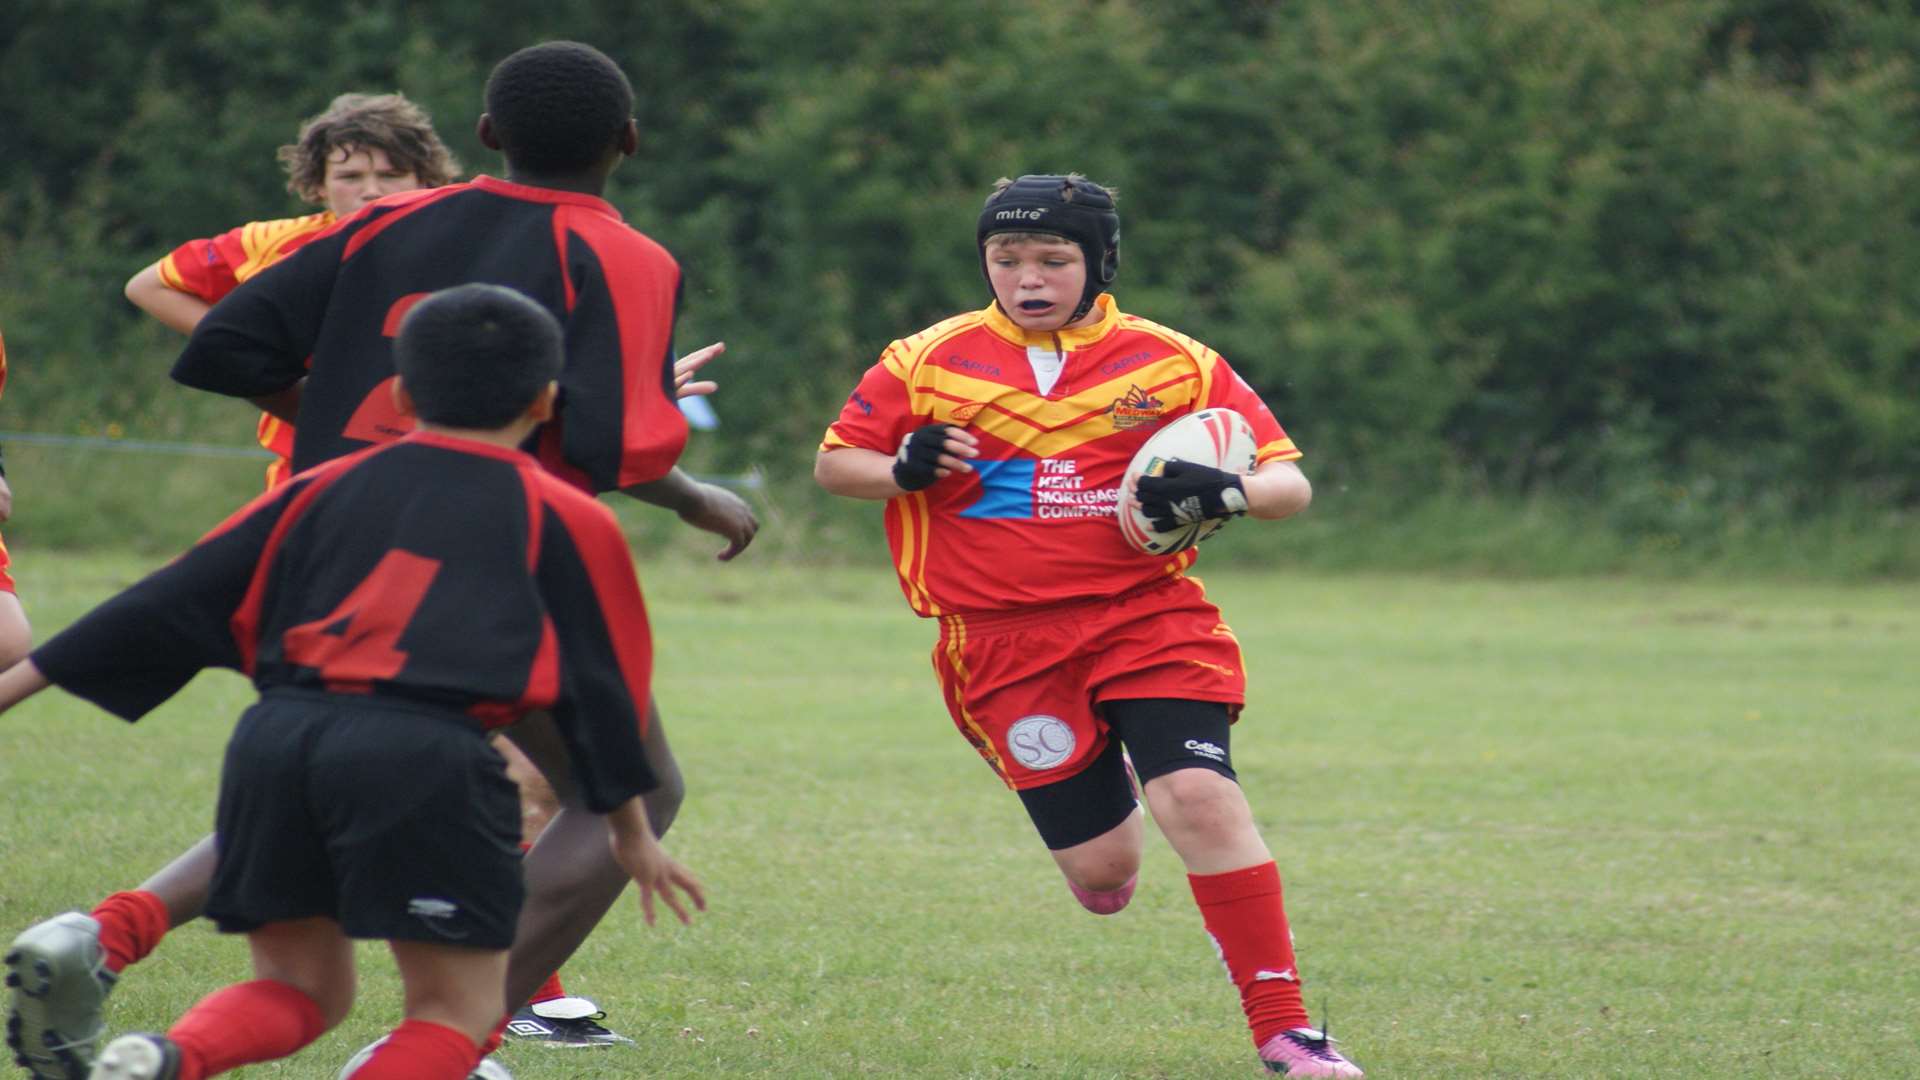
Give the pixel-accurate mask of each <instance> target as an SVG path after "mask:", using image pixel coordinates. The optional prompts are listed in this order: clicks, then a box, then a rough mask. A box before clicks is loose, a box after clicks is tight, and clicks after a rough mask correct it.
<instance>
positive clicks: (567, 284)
mask: <svg viewBox="0 0 1920 1080" xmlns="http://www.w3.org/2000/svg"><path fill="white" fill-rule="evenodd" d="M475 281H480V282H487V283H489V284H494V285H504V286H506V287H508V288H511V289H516V290H518V291H520V292H522V293H524V294H526V295H527V296H529V297H531V298H533V299H534V300H535V301H537V302H539V303H540V304H541V305H543V306H544V307H546V309H547V310H548V311H550V312H552V313H553V315H554V317H555V318H557V319H559V320H560V325H561V327H562V328H563V330H564V331H565V335H566V336H565V349H566V360H565V364H564V366H563V367H562V369H561V371H560V402H559V408H558V410H557V412H556V413H555V416H554V419H553V420H551V421H549V422H548V423H546V424H543V425H542V426H541V428H540V430H539V431H538V432H537V433H536V434H535V437H534V440H535V441H534V444H533V446H532V447H531V449H533V451H534V452H535V454H536V455H537V456H538V457H539V459H540V461H541V463H542V464H544V465H546V466H547V468H548V469H550V470H553V471H554V472H555V473H556V474H557V475H559V476H561V477H564V478H565V479H567V480H568V481H569V482H571V483H573V484H574V485H575V486H577V487H580V488H582V489H584V490H588V491H594V492H601V491H610V490H612V489H614V488H624V487H628V486H631V485H633V484H637V483H641V482H644V481H649V480H657V479H659V478H660V477H662V476H665V475H666V474H667V472H668V471H669V470H671V469H672V468H673V464H674V462H675V461H676V460H678V459H679V457H680V451H681V450H682V448H684V447H685V445H686V440H687V421H686V418H685V417H684V416H683V415H682V414H681V412H680V410H679V408H678V407H677V406H676V405H675V404H674V390H673V358H674V354H673V327H674V319H675V317H676V315H677V313H678V309H679V301H680V265H679V263H678V262H676V261H675V260H674V258H673V256H672V255H671V254H670V253H668V251H667V250H666V249H665V248H664V247H662V246H660V245H659V244H658V243H656V242H655V241H653V240H652V239H651V238H649V237H647V236H646V235H644V234H642V233H641V232H639V231H638V230H636V229H634V228H633V227H632V226H630V225H628V224H627V223H626V222H625V221H623V220H622V219H621V217H620V212H619V211H618V210H616V209H614V207H613V206H612V204H610V203H608V202H607V201H606V200H604V199H601V198H599V197H597V196H593V195H586V194H582V193H578V192H571V191H559V190H556V189H553V188H541V187H530V186H527V185H522V184H515V183H510V182H508V181H504V180H496V179H494V178H492V177H488V176H480V177H475V178H474V179H473V180H472V181H470V182H468V183H463V184H448V185H447V186H445V187H438V188H428V189H424V190H420V191H408V192H400V193H397V194H394V195H389V196H387V197H386V198H383V199H381V200H379V201H377V202H374V203H372V204H369V205H368V206H366V207H363V208H362V209H361V210H359V211H358V212H356V213H354V214H353V215H352V216H350V217H347V218H344V219H342V220H341V221H340V222H339V223H337V224H336V225H334V226H333V227H332V228H329V229H326V230H323V231H322V232H321V233H320V234H319V235H318V236H316V237H314V238H313V239H312V240H310V241H308V242H307V243H306V244H304V245H302V246H301V248H300V250H298V251H296V252H294V253H293V254H291V255H289V256H287V257H286V258H284V259H282V260H280V261H279V262H277V263H275V264H274V265H273V266H271V267H269V268H267V269H266V270H265V271H263V272H262V273H260V274H259V275H257V276H256V277H254V278H253V279H251V280H249V281H247V282H246V283H244V284H242V285H241V286H240V287H239V288H236V289H235V290H234V291H233V292H232V293H230V294H228V296H227V298H226V299H224V300H222V301H220V303H218V304H216V305H214V309H213V310H212V311H210V312H208V313H207V317H206V318H204V319H202V320H201V321H200V325H199V326H198V327H196V328H195V330H194V332H193V337H192V338H190V339H189V340H188V342H187V347H186V349H185V350H184V351H183V352H182V353H181V354H180V357H179V359H177V360H176V361H175V362H174V366H173V377H174V379H175V381H177V382H180V383H183V384H185V385H187V386H191V387H195V388H196V389H201V390H211V391H213V392H214V393H219V394H228V395H232V396H234V397H260V396H263V395H267V394H273V393H277V392H279V391H281V390H284V389H286V388H288V387H290V386H292V385H293V384H294V383H296V382H299V381H300V380H301V379H302V378H306V379H307V382H306V386H305V388H304V390H303V391H302V393H301V398H300V425H299V432H298V434H297V436H296V438H295V440H294V454H293V465H294V468H295V469H309V468H312V467H313V466H315V465H318V464H320V463H322V462H325V461H330V460H332V459H334V458H336V457H339V456H341V455H343V454H350V453H353V452H354V451H357V450H360V449H363V448H365V447H366V446H368V445H369V444H373V443H379V442H385V441H388V440H391V439H394V438H398V437H399V436H401V435H404V434H405V433H406V432H407V431H409V430H411V429H412V420H411V419H409V418H403V417H401V416H400V415H399V414H398V413H397V411H396V410H395V409H394V406H393V401H392V394H391V387H390V386H389V384H390V383H391V382H392V380H393V378H394V368H393V339H394V336H395V335H396V334H397V333H398V332H399V328H400V321H401V319H402V318H403V317H404V316H405V315H406V313H407V311H408V309H410V308H411V307H412V306H413V305H414V304H415V303H417V302H419V301H420V300H422V299H424V298H425V297H426V296H428V295H429V294H431V293H433V292H435V291H437V290H440V289H446V288H451V287H453V286H455V285H464V284H467V283H468V282H475Z"/></svg>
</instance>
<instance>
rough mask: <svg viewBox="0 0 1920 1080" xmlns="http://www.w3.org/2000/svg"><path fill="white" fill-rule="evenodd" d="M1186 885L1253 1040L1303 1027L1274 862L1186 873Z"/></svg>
mask: <svg viewBox="0 0 1920 1080" xmlns="http://www.w3.org/2000/svg"><path fill="white" fill-rule="evenodd" d="M1187 884H1188V885H1189V886H1191V887H1192V889H1193V899H1194V902H1195V903H1197V904H1199V905H1200V917H1201V918H1202V919H1203V920H1205V922H1206V924H1207V933H1208V935H1210V936H1211V937H1212V938H1213V944H1214V947H1215V948H1217V949H1219V950H1220V959H1221V962H1223V963H1225V964H1226V965H1227V977H1228V978H1230V979H1232V980H1233V985H1234V988H1235V989H1237V990H1239V991H1240V1007H1241V1008H1242V1009H1244V1010H1245V1011H1246V1014H1247V1026H1248V1027H1250V1028H1252V1029H1253V1044H1254V1045H1255V1046H1264V1045H1266V1042H1267V1040H1268V1039H1271V1038H1273V1037H1274V1036H1275V1035H1278V1034H1280V1033H1281V1032H1283V1031H1286V1030H1288V1029H1289V1028H1297V1027H1307V1026H1309V1024H1310V1022H1309V1021H1308V1019H1307V1007H1306V1005H1305V1003H1304V1002H1302V1001H1301V998H1300V972H1299V969H1298V968H1297V967H1295V966H1294V962H1293V937H1292V935H1291V934H1290V933H1288V931H1287V909H1286V905H1285V904H1283V903H1282V902H1281V899H1280V869H1279V867H1277V866H1275V865H1274V864H1273V863H1271V862H1266V863H1261V864H1260V865H1259V866H1249V867H1247V868H1246V869H1244V870H1229V871H1227V872H1226V873H1224V874H1188V875H1187Z"/></svg>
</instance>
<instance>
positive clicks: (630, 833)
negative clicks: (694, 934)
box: [607, 795, 707, 926]
mask: <svg viewBox="0 0 1920 1080" xmlns="http://www.w3.org/2000/svg"><path fill="white" fill-rule="evenodd" d="M607 833H608V842H609V843H610V844H612V845H613V859H614V861H615V862H617V863H619V864H620V868H621V869H622V870H625V871H626V872H627V876H628V877H631V878H632V879H633V883H634V884H635V885H638V886H640V911H641V913H642V915H643V916H644V917H645V918H646V920H647V925H648V926H652V925H653V923H654V908H653V902H654V898H655V897H658V898H659V899H660V900H661V902H663V903H665V904H666V905H667V907H668V908H669V909H671V910H672V911H673V913H674V914H675V915H676V916H678V917H679V919H680V921H681V922H683V923H691V922H692V921H693V915H692V914H691V913H689V912H688V911H687V902H688V901H691V902H692V904H693V907H694V908H695V909H696V910H699V911H705V910H707V894H706V890H705V889H703V888H701V886H700V882H699V881H698V880H697V879H695V878H694V876H693V874H692V873H690V872H688V870H687V868H686V867H684V866H681V865H680V864H679V863H678V862H675V861H674V859H673V856H671V855H668V854H667V851H666V849H665V848H663V847H661V846H660V841H659V840H658V839H657V838H656V837H655V836H654V835H653V828H652V826H651V825H650V824H649V823H648V821H647V807H646V804H645V803H644V802H642V801H641V800H640V797H639V796H637V795H636V796H634V797H633V798H631V799H628V800H627V801H626V802H624V803H621V804H620V805H619V807H617V808H616V809H615V810H614V811H613V812H612V813H610V814H608V815H607ZM682 893H684V894H685V896H684V898H683V897H682V896H681V894H682Z"/></svg>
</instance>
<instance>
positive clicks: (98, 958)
mask: <svg viewBox="0 0 1920 1080" xmlns="http://www.w3.org/2000/svg"><path fill="white" fill-rule="evenodd" d="M4 959H5V962H6V965H7V1047H8V1048H9V1049H11V1050H12V1051H13V1060H14V1063H15V1064H17V1065H19V1066H21V1067H22V1068H24V1069H26V1070H27V1071H28V1072H30V1073H32V1074H33V1075H34V1076H36V1077H38V1078H39V1080H86V1078H87V1074H88V1072H89V1070H91V1069H92V1067H93V1060H94V1054H95V1050H96V1046H95V1044H96V1043H98V1042H99V1041H100V1036H101V1033H102V1032H104V1031H105V1030H106V1027H107V1022H106V1019H105V1018H104V1017H103V1016H102V1015H101V1014H102V1011H103V1008H104V1006H105V1004H106V1001H107V993H108V991H110V990H112V989H113V984H114V983H115V982H117V981H118V976H116V975H114V973H113V972H111V971H108V970H107V962H106V953H105V952H104V951H103V950H102V949H101V948H100V924H99V923H98V922H96V921H94V919H93V917H92V916H89V915H83V914H81V913H80V912H78V911H69V912H67V913H66V914H64V915H56V916H54V917H53V918H51V919H48V920H46V921H44V922H39V923H35V924H34V925H32V926H30V927H28V928H27V929H26V930H25V931H24V932H22V933H21V935H20V936H19V937H17V938H14V939H13V944H12V945H11V946H10V947H8V949H7V953H6V956H5V957H4Z"/></svg>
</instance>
